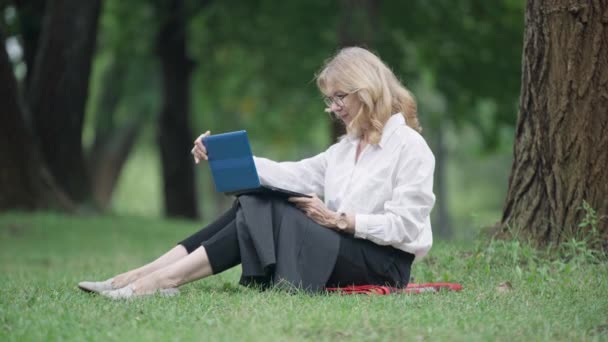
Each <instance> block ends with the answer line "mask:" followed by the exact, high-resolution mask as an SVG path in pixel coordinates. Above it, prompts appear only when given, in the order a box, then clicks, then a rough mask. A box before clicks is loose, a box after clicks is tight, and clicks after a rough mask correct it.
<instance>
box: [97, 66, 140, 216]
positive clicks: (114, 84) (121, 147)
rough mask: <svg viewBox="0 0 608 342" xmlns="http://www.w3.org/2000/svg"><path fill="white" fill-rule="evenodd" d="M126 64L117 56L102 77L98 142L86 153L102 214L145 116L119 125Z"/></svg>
mask: <svg viewBox="0 0 608 342" xmlns="http://www.w3.org/2000/svg"><path fill="white" fill-rule="evenodd" d="M125 60H126V58H125V57H124V56H114V60H113V61H112V62H111V64H110V66H109V67H108V69H107V70H105V72H104V74H103V77H102V88H101V93H100V95H99V105H98V106H97V107H98V108H97V110H96V113H95V140H94V141H93V145H92V146H91V149H90V151H88V153H87V166H88V170H89V175H90V179H91V191H92V197H93V200H94V202H95V205H96V207H97V208H99V209H101V210H105V209H107V208H108V206H109V205H110V202H111V200H112V194H113V193H114V188H115V187H116V184H117V182H118V178H119V176H120V173H121V171H122V169H123V166H124V165H125V163H126V161H127V159H128V156H129V154H130V152H131V149H132V148H133V145H134V144H135V141H136V139H137V136H138V134H139V131H140V128H141V127H142V124H143V121H144V115H141V114H133V115H131V117H130V118H129V120H128V121H127V122H126V123H122V124H120V125H118V124H117V121H118V120H116V113H117V111H118V107H119V104H120V100H121V99H122V95H123V94H124V90H125V89H124V88H125V87H124V82H125V75H126V73H127V70H126V69H127V66H126V64H125Z"/></svg>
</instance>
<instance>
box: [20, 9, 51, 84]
mask: <svg viewBox="0 0 608 342" xmlns="http://www.w3.org/2000/svg"><path fill="white" fill-rule="evenodd" d="M15 5H16V7H17V11H18V13H19V23H20V27H21V40H22V42H23V55H24V58H23V60H24V61H25V65H26V66H27V74H26V85H29V81H30V80H31V75H32V69H33V68H34V61H35V59H36V53H37V52H38V42H39V41H40V33H41V32H42V22H43V18H44V10H45V7H46V1H45V0H15ZM25 88H26V89H27V86H26V87H25Z"/></svg>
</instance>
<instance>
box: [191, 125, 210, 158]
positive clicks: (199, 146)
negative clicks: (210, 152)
mask: <svg viewBox="0 0 608 342" xmlns="http://www.w3.org/2000/svg"><path fill="white" fill-rule="evenodd" d="M209 135H211V132H210V131H207V132H205V133H204V134H201V135H200V136H199V137H198V138H196V140H194V147H193V148H192V151H190V153H192V156H193V157H194V162H195V163H197V164H198V163H199V162H200V161H201V160H209V158H208V157H207V149H206V148H205V145H203V138H204V137H208V136H209Z"/></svg>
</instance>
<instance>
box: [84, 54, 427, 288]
mask: <svg viewBox="0 0 608 342" xmlns="http://www.w3.org/2000/svg"><path fill="white" fill-rule="evenodd" d="M317 85H318V87H319V89H320V90H321V92H322V93H323V94H324V95H325V103H326V104H327V109H326V111H327V112H332V113H334V114H335V115H336V116H337V118H339V119H340V120H341V121H342V122H343V123H344V124H345V125H346V128H347V135H346V136H344V137H343V138H342V139H341V140H340V141H339V142H337V143H336V144H334V145H332V146H331V147H329V148H328V149H327V150H326V151H325V152H322V153H321V154H319V155H317V156H314V157H312V158H308V159H304V160H301V161H298V162H280V163H279V162H275V161H272V160H268V159H264V158H255V164H256V168H257V170H258V173H259V177H260V181H261V182H262V184H266V185H272V186H276V187H281V188H285V189H289V190H293V191H297V192H300V193H309V194H312V195H313V196H312V198H303V197H297V198H296V197H292V198H290V199H289V201H285V200H282V199H280V198H273V197H271V196H268V195H242V196H240V197H238V198H237V199H236V200H235V202H234V205H233V207H232V208H231V209H230V210H228V211H227V212H226V213H224V214H223V215H222V216H220V217H219V218H218V219H217V220H216V221H215V222H213V223H211V224H210V225H209V226H207V227H205V228H204V229H201V230H200V231H198V232H196V233H195V234H193V235H192V236H190V237H188V238H186V239H185V240H183V241H181V242H180V243H179V244H177V246H175V247H174V248H173V249H171V250H169V251H168V252H167V253H165V254H164V255H162V256H161V257H159V258H158V259H156V260H155V261H153V262H151V263H149V264H147V265H144V266H142V267H139V268H137V269H134V270H131V271H128V272H126V273H122V274H120V275H117V276H115V277H113V278H110V279H108V280H106V281H102V282H81V283H80V284H79V287H80V288H81V289H83V290H85V291H92V292H99V293H101V294H103V295H105V296H107V297H110V298H114V299H120V298H130V297H135V296H143V295H149V294H153V293H156V292H160V293H161V294H176V293H178V290H177V287H178V286H181V285H183V284H186V283H189V282H191V281H194V280H197V279H201V278H204V277H207V276H210V275H213V274H218V273H221V272H223V271H225V270H227V269H229V268H231V267H234V266H236V265H238V264H241V265H242V275H241V281H240V283H241V284H243V285H258V286H261V287H263V288H267V287H271V286H275V287H281V288H296V289H303V290H307V291H322V290H324V289H325V288H326V287H340V286H348V285H362V284H373V285H389V286H393V287H405V286H406V285H407V283H408V281H409V276H410V269H411V265H412V262H413V260H414V258H415V256H422V255H424V254H426V253H427V252H428V250H429V249H430V248H431V245H432V234H431V223H430V218H429V214H430V212H431V209H432V207H433V204H434V202H435V196H434V195H433V191H432V187H433V169H434V157H433V154H432V152H431V150H430V149H429V147H428V146H427V144H426V142H425V141H424V139H423V138H422V137H421V136H420V134H418V132H417V131H419V130H420V127H419V124H418V119H417V114H416V104H415V102H414V99H413V98H412V96H411V94H410V93H409V91H408V90H407V89H406V88H405V87H404V86H403V85H402V84H401V83H400V82H399V81H398V80H397V78H396V77H395V75H394V74H393V72H392V71H391V70H390V69H389V68H388V67H387V66H386V65H385V64H384V63H383V62H382V61H381V60H380V59H379V58H378V57H377V56H376V55H374V54H373V53H371V52H369V51H367V50H365V49H362V48H358V47H351V48H345V49H343V50H341V51H340V52H339V53H338V54H337V55H336V56H334V57H333V58H332V59H331V60H329V61H328V62H327V63H326V65H325V66H324V68H323V69H322V70H321V72H320V73H319V74H318V75H317ZM209 134H210V133H209V132H206V133H205V134H203V135H202V136H201V137H199V138H197V139H196V140H195V142H194V148H193V149H192V154H193V155H194V159H195V162H196V163H199V162H200V161H201V160H207V151H206V149H205V146H203V144H202V143H201V138H202V137H205V136H207V135H209ZM317 196H319V197H323V198H324V201H322V200H320V199H319V197H317Z"/></svg>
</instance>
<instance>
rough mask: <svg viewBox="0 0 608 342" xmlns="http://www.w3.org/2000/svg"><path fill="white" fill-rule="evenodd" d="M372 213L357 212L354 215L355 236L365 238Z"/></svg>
mask: <svg viewBox="0 0 608 342" xmlns="http://www.w3.org/2000/svg"><path fill="white" fill-rule="evenodd" d="M371 216H372V215H366V214H357V215H355V237H356V238H360V239H367V236H368V235H369V228H370V225H371V222H370V221H371V219H372V217H371Z"/></svg>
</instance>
